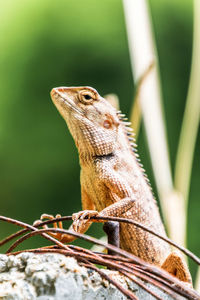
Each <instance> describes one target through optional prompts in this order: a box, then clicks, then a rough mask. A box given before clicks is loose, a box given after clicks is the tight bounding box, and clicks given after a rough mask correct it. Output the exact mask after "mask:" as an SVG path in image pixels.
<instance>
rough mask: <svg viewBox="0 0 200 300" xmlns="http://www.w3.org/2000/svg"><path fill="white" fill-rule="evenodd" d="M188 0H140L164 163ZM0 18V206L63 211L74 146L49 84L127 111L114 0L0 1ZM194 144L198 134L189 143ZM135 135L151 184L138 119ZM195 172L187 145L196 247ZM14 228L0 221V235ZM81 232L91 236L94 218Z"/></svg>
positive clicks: (67, 206)
mask: <svg viewBox="0 0 200 300" xmlns="http://www.w3.org/2000/svg"><path fill="white" fill-rule="evenodd" d="M192 4H193V3H192V1H190V0H185V1H183V0H163V1H157V0H151V1H150V8H151V12H152V18H153V25H154V31H155V38H156V43H157V48H158V56H159V61H160V73H161V82H162V87H163V97H164V110H165V117H166V121H167V134H168V139H169V146H170V156H171V165H172V169H173V166H174V161H175V155H176V149H177V143H178V137H179V133H180V128H181V122H182V117H183V112H184V106H185V99H186V95H187V88H188V80H189V75H190V63H191V51H192V22H193V14H192V8H193V7H192ZM0 19H1V22H0V45H1V47H0V91H1V101H0V166H1V168H0V214H1V215H5V216H9V217H12V218H16V219H19V220H21V221H25V222H28V223H32V222H33V221H34V220H35V219H38V218H39V216H40V215H41V214H42V213H44V212H46V213H51V214H54V215H55V214H56V213H61V214H62V215H71V214H72V213H73V212H76V211H79V210H80V209H81V201H80V184H79V163H78V154H77V150H76V148H75V145H74V142H73V140H72V137H71V136H70V134H69V132H68V129H67V127H66V125H65V123H64V121H63V120H62V118H61V117H60V115H59V114H58V112H57V111H56V108H55V107H54V106H53V104H52V103H51V100H50V96H49V92H50V90H51V88H53V87H55V86H61V85H66V86H70V85H90V86H93V87H95V88H96V89H97V90H98V91H99V92H100V93H101V94H102V95H104V94H107V93H110V92H114V93H116V94H117V95H118V96H119V98H120V102H121V109H122V111H123V112H125V113H127V114H129V112H130V108H131V105H132V99H133V94H134V86H133V78H132V74H131V68H130V60H129V52H128V44H127V36H126V28H125V22H124V14H123V7H122V2H121V1H120V0H109V1H108V0H101V1H94V0H85V1H82V0H79V1H78V0H77V1H74V0H67V1H66V0H57V1H50V0H43V1H41V0H29V1H27V0H7V1H5V0H0ZM199 143H200V139H199V137H198V140H197V144H198V145H197V146H196V149H199V146H200V145H199ZM138 144H139V153H140V156H141V159H142V162H143V164H144V166H145V168H146V170H147V174H148V175H149V177H150V179H151V182H152V185H153V188H154V190H155V185H154V179H153V176H152V170H151V164H150V160H149V154H148V150H147V144H146V139H145V133H144V129H143V126H142V128H141V132H140V136H139V140H138ZM199 179H200V172H199V160H198V156H197V151H196V155H195V160H194V167H193V171H192V182H191V191H190V196H189V199H190V200H189V211H188V218H189V219H188V247H189V249H190V250H192V251H194V252H195V253H196V254H197V255H199V253H200V243H199V241H198V237H199V235H198V234H199V225H200V222H199V208H200V205H199V203H198V199H199V192H200V186H199ZM155 193H156V190H155ZM65 226H66V227H68V224H66V225H65ZM15 230H16V227H14V226H13V225H12V226H10V225H7V224H6V223H2V222H1V223H0V239H1V238H3V237H5V236H6V235H7V234H9V233H11V232H14V231H15ZM89 233H90V234H93V235H95V236H96V237H99V236H101V235H102V230H101V225H93V226H92V228H91V229H90V232H89ZM41 244H42V245H44V244H46V242H44V241H43V240H42V239H41V238H38V239H37V238H34V239H31V240H29V241H28V242H26V243H25V244H24V247H25V246H28V247H37V246H39V245H41ZM79 244H80V243H79ZM3 251H4V248H2V249H1V252H3ZM192 270H193V274H194V270H195V268H194V265H193V266H192Z"/></svg>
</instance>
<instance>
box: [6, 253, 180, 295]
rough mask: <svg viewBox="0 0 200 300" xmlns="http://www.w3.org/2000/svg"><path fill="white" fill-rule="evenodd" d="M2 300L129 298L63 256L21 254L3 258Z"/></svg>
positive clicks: (123, 282)
mask: <svg viewBox="0 0 200 300" xmlns="http://www.w3.org/2000/svg"><path fill="white" fill-rule="evenodd" d="M104 272H105V273H107V274H109V275H111V276H113V278H114V279H115V280H117V281H118V282H119V283H120V284H121V285H123V286H124V287H125V288H129V289H130V290H133V291H135V295H136V296H137V297H138V298H139V299H142V300H147V299H148V300H152V299H155V298H154V297H152V296H151V295H149V294H148V293H147V292H145V291H144V290H142V289H141V288H139V287H138V286H137V285H136V284H134V283H132V282H130V281H129V280H126V279H124V277H122V276H120V275H118V273H117V272H114V271H109V270H104ZM147 285H148V286H149V287H150V285H149V284H147ZM151 289H152V290H154V291H155V292H157V293H158V294H159V295H160V297H161V298H162V299H163V300H170V299H172V298H171V297H169V296H168V295H166V294H164V293H163V292H161V291H159V290H158V289H157V288H156V287H153V286H151ZM0 299H1V300H34V299H38V300H54V299H55V300H71V299H72V300H79V299H80V300H82V299H84V300H86V299H90V300H93V299H95V300H103V299H110V300H123V299H126V297H125V296H124V295H123V294H122V293H121V292H120V291H119V290H118V289H116V288H115V287H114V286H113V285H112V284H109V283H108V282H107V281H106V280H104V279H102V278H101V276H100V275H99V274H98V273H97V272H95V271H93V270H88V269H86V268H84V267H81V266H79V265H78V263H77V261H76V260H75V259H74V258H71V257H65V256H63V255H60V254H42V255H39V254H38V255H36V254H33V253H21V254H19V255H17V256H9V257H7V256H6V255H1V254H0ZM180 299H184V298H182V297H180Z"/></svg>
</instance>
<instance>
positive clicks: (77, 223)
mask: <svg viewBox="0 0 200 300" xmlns="http://www.w3.org/2000/svg"><path fill="white" fill-rule="evenodd" d="M97 215H98V212H97V211H96V210H82V211H79V212H78V213H74V214H73V215H72V220H73V224H72V226H73V230H74V231H75V232H79V231H80V228H81V227H84V226H85V225H86V224H87V223H88V222H90V218H91V217H94V216H97Z"/></svg>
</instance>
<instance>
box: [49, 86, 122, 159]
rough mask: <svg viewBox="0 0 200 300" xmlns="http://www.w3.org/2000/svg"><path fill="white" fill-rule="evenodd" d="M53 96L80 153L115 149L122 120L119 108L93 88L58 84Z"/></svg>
mask: <svg viewBox="0 0 200 300" xmlns="http://www.w3.org/2000/svg"><path fill="white" fill-rule="evenodd" d="M51 98H52V100H53V102H54V104H55V106H56V107H57V109H58V111H59V112H60V114H61V115H62V117H63V118H64V120H65V121H66V123H67V125H68V127H69V130H70V132H71V134H72V136H73V138H74V141H75V143H76V146H77V148H78V150H79V153H80V155H82V156H85V155H90V156H101V155H108V154H111V153H112V152H113V151H114V150H115V145H116V140H117V135H118V129H119V125H120V120H119V118H118V115H117V111H116V110H115V108H114V107H113V106H112V105H111V104H110V103H109V102H108V101H107V100H105V99H104V98H103V97H101V96H100V95H99V94H98V92H97V91H96V90H95V89H93V88H91V87H58V88H54V89H52V91H51Z"/></svg>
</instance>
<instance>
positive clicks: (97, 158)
mask: <svg viewBox="0 0 200 300" xmlns="http://www.w3.org/2000/svg"><path fill="white" fill-rule="evenodd" d="M114 156H115V155H114V153H113V152H111V153H109V154H104V155H95V157H94V158H95V161H97V160H110V159H112V158H113V157H114Z"/></svg>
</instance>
